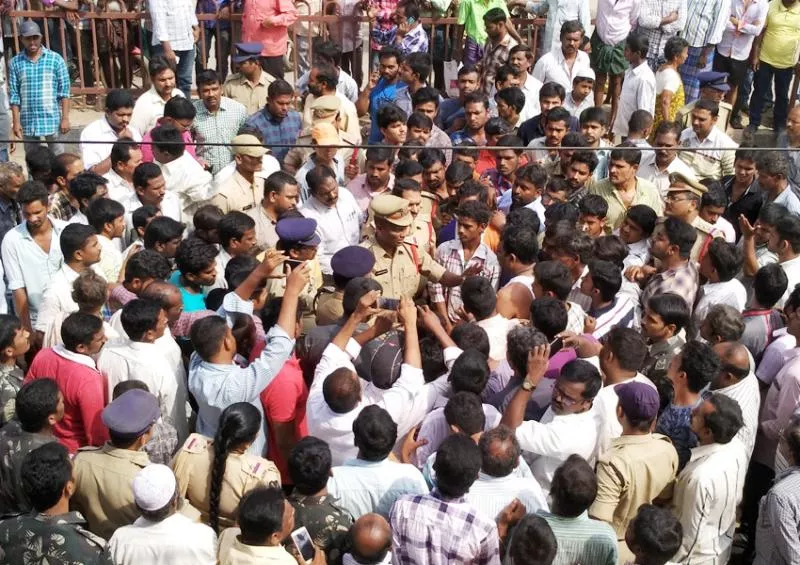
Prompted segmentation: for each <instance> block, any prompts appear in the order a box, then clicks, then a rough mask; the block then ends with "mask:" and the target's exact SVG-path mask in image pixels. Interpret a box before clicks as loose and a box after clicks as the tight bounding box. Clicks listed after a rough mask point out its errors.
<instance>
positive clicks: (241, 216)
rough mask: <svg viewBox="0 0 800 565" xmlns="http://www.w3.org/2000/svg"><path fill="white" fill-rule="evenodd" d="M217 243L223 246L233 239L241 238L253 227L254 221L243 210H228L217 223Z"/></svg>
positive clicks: (225, 246) (254, 225) (228, 244)
mask: <svg viewBox="0 0 800 565" xmlns="http://www.w3.org/2000/svg"><path fill="white" fill-rule="evenodd" d="M217 227H218V229H219V243H220V245H221V246H222V247H223V248H227V247H228V246H230V244H231V241H232V240H234V239H238V240H241V239H242V238H243V237H244V234H245V233H246V232H247V231H248V230H252V229H255V227H256V222H255V220H253V218H251V217H250V216H248V215H247V214H245V213H244V212H239V211H236V210H234V211H232V212H228V213H227V214H225V215H224V216H222V219H221V220H220V221H219V224H218V226H217Z"/></svg>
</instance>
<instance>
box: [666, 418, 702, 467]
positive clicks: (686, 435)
mask: <svg viewBox="0 0 800 565" xmlns="http://www.w3.org/2000/svg"><path fill="white" fill-rule="evenodd" d="M693 408H694V406H675V405H674V404H672V403H670V405H669V406H667V407H666V408H665V409H664V411H663V412H662V413H661V416H659V417H658V423H657V424H656V432H657V433H659V434H664V435H665V436H667V437H668V438H669V439H671V440H672V445H674V446H675V450H676V451H677V452H678V468H679V469H683V467H684V466H685V465H686V464H687V463H688V462H689V458H690V457H691V455H692V453H691V451H692V448H693V447H696V446H697V436H695V435H694V432H693V431H692V409H693Z"/></svg>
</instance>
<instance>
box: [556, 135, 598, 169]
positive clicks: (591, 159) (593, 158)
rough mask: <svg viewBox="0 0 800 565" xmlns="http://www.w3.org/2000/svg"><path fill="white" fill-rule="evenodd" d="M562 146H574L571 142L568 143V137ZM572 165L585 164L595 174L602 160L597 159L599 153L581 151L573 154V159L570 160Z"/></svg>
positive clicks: (565, 137)
mask: <svg viewBox="0 0 800 565" xmlns="http://www.w3.org/2000/svg"><path fill="white" fill-rule="evenodd" d="M562 144H563V145H565V146H567V147H569V146H570V145H572V143H571V142H570V143H569V144H568V143H567V136H566V135H565V136H564V139H563V140H562ZM569 162H570V163H583V164H584V165H586V166H587V167H588V168H589V172H590V173H594V170H595V169H596V168H597V165H599V164H600V160H599V159H598V158H597V153H595V152H594V151H586V150H582V149H579V150H577V151H575V153H573V154H572V157H571V158H570V160H569Z"/></svg>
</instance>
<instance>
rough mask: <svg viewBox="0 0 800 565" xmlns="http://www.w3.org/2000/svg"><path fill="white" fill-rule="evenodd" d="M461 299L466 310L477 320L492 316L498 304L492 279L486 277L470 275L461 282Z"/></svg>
mask: <svg viewBox="0 0 800 565" xmlns="http://www.w3.org/2000/svg"><path fill="white" fill-rule="evenodd" d="M461 301H462V302H463V303H464V310H465V311H466V312H468V313H471V314H472V315H474V316H475V318H476V319H477V320H479V321H480V320H485V319H486V318H488V317H490V316H491V315H492V314H494V311H495V307H496V306H497V293H496V292H495V290H494V286H493V285H492V281H490V280H489V279H487V278H486V277H468V278H467V279H466V280H464V282H463V283H461Z"/></svg>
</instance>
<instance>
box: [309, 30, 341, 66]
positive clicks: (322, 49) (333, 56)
mask: <svg viewBox="0 0 800 565" xmlns="http://www.w3.org/2000/svg"><path fill="white" fill-rule="evenodd" d="M311 52H312V53H313V54H314V55H315V56H317V57H319V58H320V59H325V60H328V61H330V62H331V63H333V64H334V65H336V66H337V67H338V66H339V65H340V63H341V62H342V48H341V47H340V46H339V45H338V44H337V43H335V42H333V41H330V40H323V39H322V38H321V37H315V38H314V41H313V42H312V44H311Z"/></svg>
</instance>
